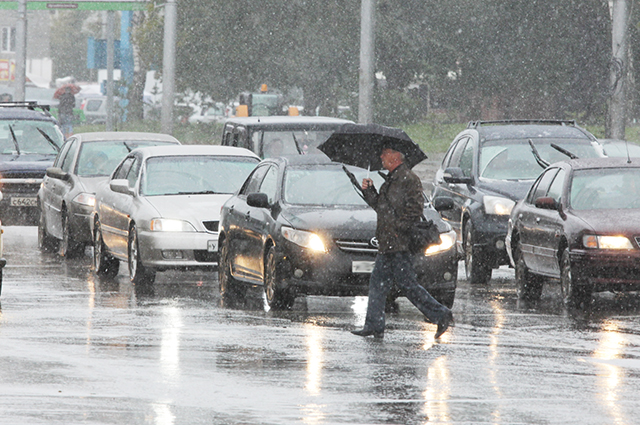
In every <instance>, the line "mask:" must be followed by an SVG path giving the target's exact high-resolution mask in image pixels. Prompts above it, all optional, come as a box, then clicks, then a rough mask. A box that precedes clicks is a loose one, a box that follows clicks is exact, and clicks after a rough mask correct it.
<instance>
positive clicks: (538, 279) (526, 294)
mask: <svg viewBox="0 0 640 425" xmlns="http://www.w3.org/2000/svg"><path fill="white" fill-rule="evenodd" d="M515 256H516V258H515V260H516V273H515V275H516V288H517V289H518V298H519V299H521V300H524V301H538V300H540V297H541V296H542V286H543V284H544V279H543V277H542V276H538V275H535V274H533V273H531V271H530V270H529V268H528V267H527V265H526V264H525V262H524V258H523V256H522V247H521V246H520V243H518V246H517V248H516V255H515Z"/></svg>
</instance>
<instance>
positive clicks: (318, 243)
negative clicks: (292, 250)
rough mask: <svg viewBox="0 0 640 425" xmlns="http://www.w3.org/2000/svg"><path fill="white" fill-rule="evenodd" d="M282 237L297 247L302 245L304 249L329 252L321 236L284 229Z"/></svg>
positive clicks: (289, 228)
mask: <svg viewBox="0 0 640 425" xmlns="http://www.w3.org/2000/svg"><path fill="white" fill-rule="evenodd" d="M282 236H283V237H284V238H285V239H286V240H288V241H290V242H293V243H294V244H296V245H300V246H301V247H303V248H309V249H311V250H312V251H317V252H327V249H326V248H325V246H324V242H322V239H321V238H320V236H318V235H316V234H315V233H312V232H305V231H304V230H296V229H292V228H291V227H282Z"/></svg>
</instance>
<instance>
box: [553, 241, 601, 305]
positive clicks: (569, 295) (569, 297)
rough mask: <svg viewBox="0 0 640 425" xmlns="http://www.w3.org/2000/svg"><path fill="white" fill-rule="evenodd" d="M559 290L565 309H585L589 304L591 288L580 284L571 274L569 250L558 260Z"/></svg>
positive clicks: (566, 249)
mask: <svg viewBox="0 0 640 425" xmlns="http://www.w3.org/2000/svg"><path fill="white" fill-rule="evenodd" d="M560 289H561V290H562V301H563V302H564V304H565V305H566V306H567V307H570V308H579V307H580V306H583V307H584V308H585V309H586V308H587V307H589V305H590V304H591V293H592V292H593V288H592V287H591V285H589V284H586V283H580V282H578V281H577V279H576V278H575V277H574V276H573V273H572V272H571V258H570V256H569V248H565V250H564V251H563V252H562V258H561V259H560Z"/></svg>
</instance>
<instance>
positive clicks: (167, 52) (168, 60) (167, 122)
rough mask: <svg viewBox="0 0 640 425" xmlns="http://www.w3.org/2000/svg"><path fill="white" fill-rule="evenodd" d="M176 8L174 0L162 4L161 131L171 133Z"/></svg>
mask: <svg viewBox="0 0 640 425" xmlns="http://www.w3.org/2000/svg"><path fill="white" fill-rule="evenodd" d="M176 23H177V8H176V2H175V0H167V2H166V3H165V5H164V52H163V58H162V122H161V127H162V132H163V133H166V134H172V133H173V102H174V97H175V58H176V26H177V25H176Z"/></svg>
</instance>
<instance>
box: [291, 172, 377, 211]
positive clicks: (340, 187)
mask: <svg viewBox="0 0 640 425" xmlns="http://www.w3.org/2000/svg"><path fill="white" fill-rule="evenodd" d="M349 170H350V171H351V172H352V173H353V174H355V177H356V179H357V180H358V182H362V179H363V178H364V177H366V176H367V170H362V169H360V168H352V167H349ZM370 178H371V179H373V181H374V184H375V187H376V188H378V189H379V188H380V186H381V185H382V183H383V182H384V180H383V179H382V177H380V175H379V174H378V173H371V174H370ZM284 201H285V202H286V203H288V204H294V205H367V204H366V202H364V200H363V199H362V198H361V197H360V196H359V195H358V192H357V191H356V189H355V188H354V187H353V185H352V184H351V181H350V180H349V177H347V174H346V173H345V172H344V170H343V169H342V168H341V167H337V166H335V165H331V166H328V165H314V166H306V167H289V168H288V169H287V172H286V173H285V176H284Z"/></svg>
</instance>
